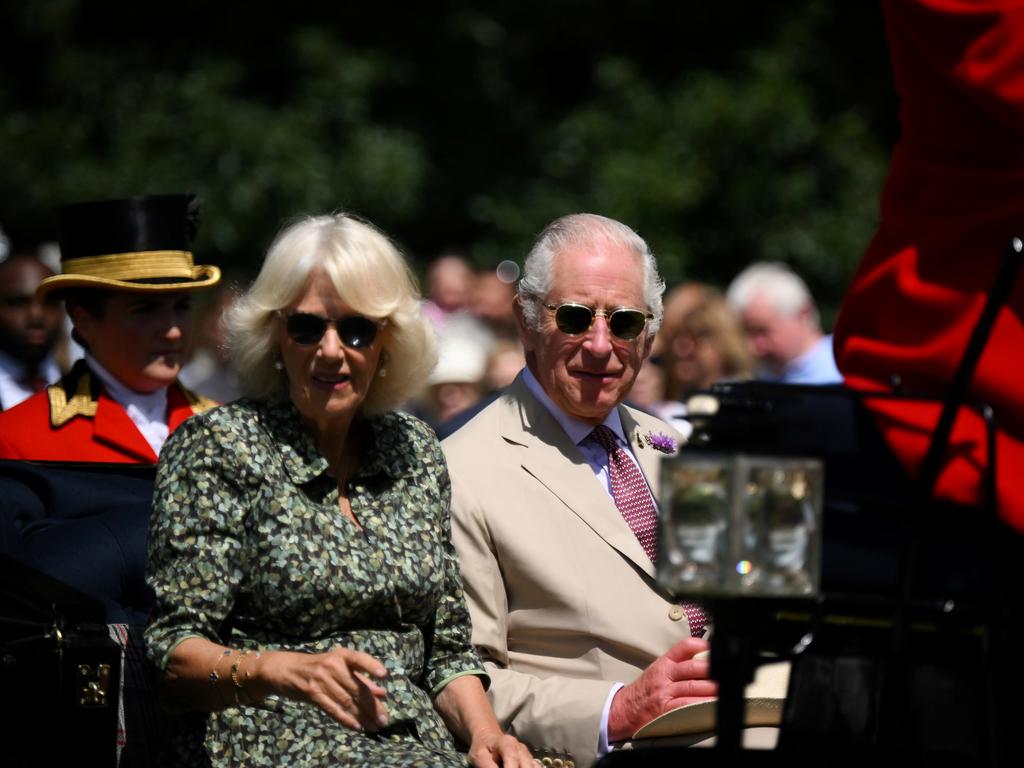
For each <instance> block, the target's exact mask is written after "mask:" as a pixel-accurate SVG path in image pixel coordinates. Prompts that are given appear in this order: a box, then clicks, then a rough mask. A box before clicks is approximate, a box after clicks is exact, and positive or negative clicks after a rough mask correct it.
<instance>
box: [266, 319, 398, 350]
mask: <svg viewBox="0 0 1024 768" xmlns="http://www.w3.org/2000/svg"><path fill="white" fill-rule="evenodd" d="M278 314H279V315H280V316H281V317H283V318H284V329H285V332H286V333H287V334H288V338H290V339H291V340H292V341H294V342H295V343H296V344H303V345H313V344H319V343H320V339H322V338H323V337H324V334H325V333H327V326H328V325H333V326H334V330H335V331H337V332H338V338H339V339H341V343H342V344H344V345H345V346H346V347H351V348H352V349H365V348H366V347H368V346H370V345H371V344H373V340H374V339H376V338H377V331H378V330H379V329H380V327H381V326H382V325H384V323H386V322H387V321H386V320H384V321H379V322H378V321H375V320H371V319H370V318H368V317H363V316H362V315H345V316H344V317H334V318H331V317H322V316H321V315H314V314H312V313H311V312H292V313H291V314H285V313H283V312H279V313H278Z"/></svg>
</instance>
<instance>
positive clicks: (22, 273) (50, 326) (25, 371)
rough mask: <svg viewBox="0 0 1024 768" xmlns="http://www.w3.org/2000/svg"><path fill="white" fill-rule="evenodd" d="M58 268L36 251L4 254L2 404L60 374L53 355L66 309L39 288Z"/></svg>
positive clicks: (0, 262)
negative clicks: (39, 255)
mask: <svg viewBox="0 0 1024 768" xmlns="http://www.w3.org/2000/svg"><path fill="white" fill-rule="evenodd" d="M52 274H53V272H52V271H51V270H50V268H49V267H47V266H46V265H45V264H43V262H42V261H40V260H39V259H38V258H36V257H35V256H32V255H30V254H24V253H16V254H14V255H13V256H10V257H9V258H3V254H0V410H8V409H10V408H12V407H13V406H15V405H17V404H18V403H20V402H21V401H22V400H25V399H27V398H28V397H30V396H32V395H33V394H35V393H36V392H39V391H41V390H42V389H43V388H44V387H45V386H46V385H47V384H50V383H51V382H54V381H56V380H57V379H58V378H60V374H61V370H60V368H59V367H58V365H57V363H56V361H55V360H54V357H53V350H54V346H55V345H56V343H57V340H58V338H59V337H60V332H61V324H62V322H63V320H64V312H63V310H62V309H61V306H60V302H59V301H56V300H55V299H54V298H52V297H47V298H41V297H39V296H37V295H36V288H37V287H38V286H39V284H40V283H41V282H42V281H43V280H44V279H46V278H48V277H50V276H51V275H52Z"/></svg>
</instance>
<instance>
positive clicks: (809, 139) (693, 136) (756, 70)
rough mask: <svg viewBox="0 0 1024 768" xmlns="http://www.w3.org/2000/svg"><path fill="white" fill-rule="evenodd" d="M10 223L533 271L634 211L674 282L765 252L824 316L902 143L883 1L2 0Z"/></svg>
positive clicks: (19, 239) (0, 93) (5, 209)
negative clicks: (538, 250)
mask: <svg viewBox="0 0 1024 768" xmlns="http://www.w3.org/2000/svg"><path fill="white" fill-rule="evenodd" d="M0 11H2V18H3V26H4V27H5V32H4V34H3V38H4V42H3V44H2V45H0V158H2V159H3V169H4V170H3V173H2V174H0V225H2V226H3V228H4V229H5V230H7V232H8V234H9V236H10V237H11V239H12V240H13V241H14V243H15V245H16V246H17V247H22V248H29V247H33V245H34V244H35V243H37V242H39V241H42V240H46V239H52V238H53V237H54V225H53V219H52V214H51V212H50V211H51V209H52V207H53V206H54V205H56V204H59V203H62V202H72V201H77V200H82V199H90V198H97V197H117V196H124V195H128V194H138V193H146V192H162V191H181V190H190V191H194V192H197V193H199V194H200V196H201V197H202V199H203V202H204V208H203V225H202V229H201V232H200V239H199V242H198V243H197V246H196V252H197V257H199V258H201V259H202V260H204V261H213V262H215V263H220V264H222V265H224V266H226V267H228V268H229V269H231V270H232V271H234V272H235V273H236V274H240V275H246V274H251V273H253V272H254V271H255V269H257V268H258V265H259V261H260V259H261V256H262V253H263V251H264V250H265V248H266V246H267V244H268V242H269V240H270V239H271V238H272V237H273V235H274V233H275V232H276V231H277V229H278V228H279V227H280V225H281V224H282V222H284V221H286V220H288V219H290V218H293V217H295V216H297V215H300V214H303V213H317V212H324V211H328V210H333V209H336V208H346V209H352V210H355V211H358V212H360V213H362V214H364V215H365V216H367V217H369V218H370V219H372V220H374V221H375V222H377V223H378V224H379V225H380V226H382V227H383V228H384V229H385V230H386V231H388V232H389V233H391V234H392V235H393V236H394V237H395V238H396V239H397V240H398V241H399V242H400V243H401V245H402V246H403V248H404V249H405V251H406V252H407V253H408V255H409V256H410V258H412V259H413V260H414V261H415V262H416V263H418V264H420V265H422V264H423V263H425V261H426V260H427V259H429V258H430V257H432V256H434V255H436V254H437V252H438V251H440V250H441V249H443V248H447V247H457V248H460V249H464V250H466V251H468V252H469V253H470V254H471V256H472V258H473V259H474V260H475V261H476V262H477V263H478V264H480V265H481V266H488V265H491V264H494V263H496V262H497V261H498V260H500V259H503V258H511V259H514V260H520V259H521V258H522V255H523V254H524V252H525V250H526V249H527V247H528V245H529V242H530V240H531V239H532V237H533V236H534V235H535V233H536V232H537V231H538V230H539V229H540V228H541V227H542V226H543V225H544V224H545V223H546V222H548V221H550V220H551V219H553V218H554V217H556V216H559V215H561V214H564V213H568V212H572V211H579V210H589V211H595V212H599V213H604V214H606V215H609V216H613V217H616V218H620V219H622V220H623V221H625V222H627V223H629V224H630V225H632V226H634V227H635V228H636V229H638V230H639V231H640V233H641V234H642V235H644V236H645V237H646V238H647V239H648V241H649V242H650V243H651V245H652V247H653V248H654V250H655V253H656V254H657V255H658V258H659V261H660V263H661V264H662V267H663V271H664V273H665V276H666V278H667V279H668V280H669V282H670V283H671V282H677V281H679V280H682V279H702V280H708V281H712V282H716V283H719V284H724V283H726V282H727V281H728V280H729V279H730V278H731V277H732V276H733V275H734V274H735V273H736V272H737V271H738V270H739V269H741V268H742V267H743V266H744V265H745V264H747V263H748V262H750V261H753V260H756V259H782V260H785V261H788V262H789V263H791V264H792V265H793V266H794V267H795V268H796V269H798V270H799V271H800V272H802V273H803V274H804V275H805V276H806V277H807V278H808V281H809V282H810V284H811V286H812V289H813V290H814V291H815V292H816V293H817V295H818V297H819V300H820V301H821V303H822V304H823V306H824V309H825V317H826V319H827V320H829V319H831V317H832V316H833V313H834V310H835V308H836V306H837V304H838V302H839V300H840V298H841V296H842V294H843V292H844V290H845V287H846V283H847V281H848V279H849V276H850V274H851V271H852V269H853V266H854V265H855V264H856V262H857V260H858V259H859V257H860V254H861V253H862V252H863V250H864V247H865V246H866V244H867V241H868V238H869V237H870V234H871V232H872V230H873V228H874V226H875V224H876V218H877V207H878V195H879V191H880V187H881V182H882V178H883V175H884V171H885V167H886V163H887V157H888V152H889V149H890V147H891V145H892V143H893V141H894V139H895V134H896V102H895V97H894V95H893V93H892V87H891V78H890V72H889V60H888V52H887V49H886V44H885V38H884V29H883V25H882V20H881V15H880V12H879V9H878V7H877V5H876V4H875V3H873V2H855V3H836V2H826V1H825V0H788V1H787V2H776V3H758V4H754V3H738V2H720V3H708V2H706V0H700V1H690V0H631V2H628V3H622V2H618V1H616V2H612V1H611V0H549V1H548V2H539V1H537V0H516V1H515V2H513V1H512V0H488V1H486V2H473V1H471V0H451V1H450V2H444V3H436V4H420V5H416V6H412V5H410V6H406V5H405V4H385V3H378V4H372V3H348V2H339V3H334V4H331V5H329V6H328V5H323V6H321V4H315V5H314V4H309V5H307V4H303V3H292V4H283V3H276V4H273V5H262V4H259V3H249V4H234V3H210V2H205V3H198V2H191V1H185V2H178V3H176V4H163V3H132V4H128V3H121V2H101V1H100V0H36V1H35V2H11V1H10V0H0Z"/></svg>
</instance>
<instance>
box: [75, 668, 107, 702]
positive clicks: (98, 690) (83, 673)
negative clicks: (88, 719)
mask: <svg viewBox="0 0 1024 768" xmlns="http://www.w3.org/2000/svg"><path fill="white" fill-rule="evenodd" d="M109 685H110V665H109V664H96V665H95V666H93V665H91V664H79V665H78V685H77V688H78V706H80V707H105V706H107V687H108V686H109Z"/></svg>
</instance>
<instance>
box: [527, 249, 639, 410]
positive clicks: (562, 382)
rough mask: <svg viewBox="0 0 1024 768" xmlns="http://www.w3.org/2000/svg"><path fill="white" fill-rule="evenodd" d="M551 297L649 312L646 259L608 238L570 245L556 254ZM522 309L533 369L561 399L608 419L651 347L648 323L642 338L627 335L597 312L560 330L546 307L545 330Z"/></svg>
mask: <svg viewBox="0 0 1024 768" xmlns="http://www.w3.org/2000/svg"><path fill="white" fill-rule="evenodd" d="M543 301H544V303H545V304H553V305H559V304H563V303H566V302H573V303H576V304H583V305H585V306H587V307H590V308H591V309H599V310H604V311H606V312H608V313H611V312H612V310H615V309H620V308H629V309H639V310H640V311H642V312H644V313H646V312H648V308H647V304H646V303H645V302H644V293H643V264H642V261H641V258H640V256H638V255H637V254H636V253H634V252H633V251H632V250H630V249H629V248H627V247H626V246H624V245H621V244H619V243H616V242H613V241H611V240H608V239H606V238H598V239H596V240H594V241H592V242H582V243H577V244H573V245H570V246H569V247H568V248H567V249H566V250H564V251H563V252H562V253H560V254H558V256H557V257H556V258H555V261H554V265H553V271H552V282H551V290H550V292H549V293H548V295H547V296H546V297H544V298H543ZM517 306H518V305H517ZM517 314H518V316H519V324H520V335H521V337H522V340H523V347H524V349H525V350H526V359H527V362H528V364H529V365H530V370H531V371H533V373H534V375H535V376H536V377H537V380H538V381H539V382H540V384H541V386H542V387H543V388H544V391H545V392H546V393H547V394H548V396H549V397H550V398H551V399H552V400H553V401H554V402H555V404H557V405H558V406H559V407H560V408H562V410H563V411H565V412H566V413H567V414H569V415H570V416H574V417H576V418H577V419H580V420H582V421H585V422H587V423H589V424H595V425H596V424H600V423H601V422H602V421H604V418H605V417H606V416H607V415H608V413H609V412H610V411H611V409H612V408H614V407H615V406H617V405H618V404H619V403H621V402H622V401H623V400H625V399H626V396H627V395H628V394H629V391H630V389H631V388H632V386H633V381H634V380H635V379H636V376H637V373H638V372H639V370H640V365H641V364H642V363H643V361H644V359H645V358H646V357H647V355H648V354H650V350H651V342H652V340H653V339H652V338H651V336H650V334H649V332H648V328H647V327H646V326H645V328H644V330H643V332H641V333H640V335H639V336H637V337H636V338H635V339H632V340H624V339H620V338H618V337H616V336H614V335H612V333H611V330H610V328H609V327H608V320H607V318H606V317H595V318H594V322H593V324H592V325H591V326H590V328H589V329H588V330H586V331H584V332H582V333H579V334H577V335H570V334H568V333H564V332H562V331H561V330H559V329H558V327H557V325H556V324H555V316H554V312H552V311H550V310H548V309H544V308H542V309H541V328H540V330H539V331H536V330H533V329H532V328H530V327H529V326H528V325H527V324H526V323H525V321H524V319H523V317H522V314H521V310H518V309H517Z"/></svg>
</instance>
